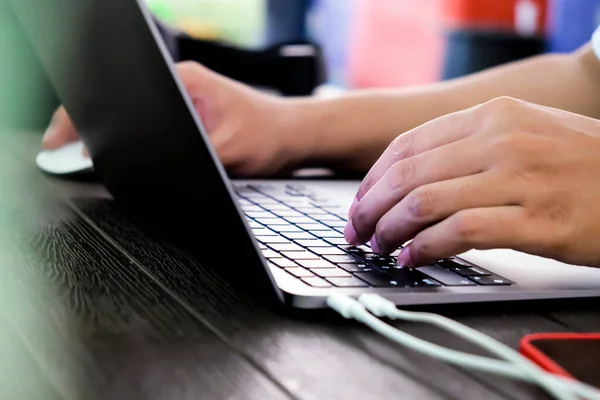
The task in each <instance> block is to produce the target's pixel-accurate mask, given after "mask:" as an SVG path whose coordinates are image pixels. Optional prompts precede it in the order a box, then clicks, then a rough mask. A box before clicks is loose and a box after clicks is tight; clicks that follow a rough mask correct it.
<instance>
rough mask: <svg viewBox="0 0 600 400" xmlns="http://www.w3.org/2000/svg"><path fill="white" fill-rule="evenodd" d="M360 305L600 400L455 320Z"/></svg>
mask: <svg viewBox="0 0 600 400" xmlns="http://www.w3.org/2000/svg"><path fill="white" fill-rule="evenodd" d="M358 301H359V302H360V303H361V304H362V305H364V306H365V308H366V309H367V310H369V311H370V312H371V313H373V314H374V315H377V316H379V317H388V318H392V319H402V320H405V321H411V322H424V323H429V324H432V325H436V326H438V327H440V328H442V329H445V330H447V331H450V332H452V333H454V334H456V335H457V336H460V337H462V338H464V339H467V340H469V341H471V342H472V343H475V344H478V345H479V346H481V347H483V348H485V349H487V350H488V351H490V352H491V353H493V354H495V355H497V356H498V357H501V358H502V359H504V360H507V361H509V362H512V363H514V364H515V365H518V366H519V367H521V368H523V369H524V370H525V372H527V373H528V374H533V376H534V377H535V378H536V380H537V378H538V377H541V376H543V379H544V382H539V383H540V384H543V386H544V387H546V388H547V389H550V388H549V387H548V386H547V385H548V384H549V385H551V386H554V385H558V388H559V390H560V389H561V388H564V387H565V386H568V390H571V391H574V392H575V393H577V394H578V395H580V396H584V397H586V398H591V399H594V400H595V399H600V391H599V390H597V389H596V388H593V387H591V386H589V385H586V384H584V383H581V382H577V381H573V380H571V379H566V378H562V377H558V376H556V375H553V374H550V373H547V372H546V371H543V370H542V369H541V368H540V367H539V366H538V365H537V364H534V363H533V362H532V361H531V360H529V359H528V358H526V357H524V356H523V355H521V354H520V353H519V352H517V351H515V350H514V349H512V348H510V347H508V346H506V345H505V344H503V343H500V342H498V341H497V340H495V339H493V338H492V337H490V336H487V335H485V334H483V333H481V332H479V331H477V330H475V329H473V328H470V327H468V326H466V325H463V324H461V323H459V322H456V321H454V320H452V319H449V318H446V317H443V316H441V315H438V314H432V313H423V312H410V311H404V310H399V309H398V308H397V307H396V305H395V304H394V303H392V302H391V301H389V300H387V299H385V298H383V297H381V296H378V295H374V294H364V295H362V296H360V298H359V300H358ZM540 371H541V372H543V375H540Z"/></svg>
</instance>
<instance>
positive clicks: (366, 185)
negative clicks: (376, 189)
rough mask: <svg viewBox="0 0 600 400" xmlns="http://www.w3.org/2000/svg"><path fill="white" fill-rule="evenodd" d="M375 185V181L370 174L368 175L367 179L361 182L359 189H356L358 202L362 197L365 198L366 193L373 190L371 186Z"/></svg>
mask: <svg viewBox="0 0 600 400" xmlns="http://www.w3.org/2000/svg"><path fill="white" fill-rule="evenodd" d="M374 185H375V179H374V178H373V177H372V176H371V174H368V175H367V177H366V178H365V179H364V180H363V181H362V183H361V185H360V187H359V188H358V193H357V195H356V196H357V198H358V199H359V200H360V199H362V198H363V197H365V195H366V194H367V193H369V191H370V190H371V189H372V188H373V186H374Z"/></svg>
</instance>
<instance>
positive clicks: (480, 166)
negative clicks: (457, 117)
mask: <svg viewBox="0 0 600 400" xmlns="http://www.w3.org/2000/svg"><path fill="white" fill-rule="evenodd" d="M478 147H481V145H480V144H479V143H478V141H477V140H476V138H468V139H465V140H461V141H459V142H453V143H451V144H448V145H445V146H442V147H438V148H435V149H433V150H429V151H427V152H425V153H421V154H419V155H417V156H414V157H411V158H408V159H406V160H401V161H398V162H397V163H396V164H394V165H392V166H391V167H390V168H389V169H388V171H387V172H386V173H385V174H384V176H383V177H382V178H381V179H380V180H379V181H378V182H377V184H375V186H373V188H372V189H371V190H370V191H369V192H368V193H367V194H366V195H365V196H364V197H363V198H362V199H361V200H360V201H359V202H358V204H357V205H356V206H355V208H354V213H353V215H352V216H351V217H350V220H349V221H348V229H347V233H348V235H347V240H348V241H349V243H350V244H355V245H356V244H362V243H365V242H366V241H367V240H369V239H370V238H371V236H372V235H373V233H375V227H376V225H377V222H378V221H379V219H380V218H381V217H383V215H384V214H386V213H387V212H388V211H389V210H390V209H391V208H392V207H394V206H395V205H396V204H397V203H398V202H400V201H401V200H402V199H403V198H404V197H405V196H406V195H408V194H409V193H410V192H412V191H413V190H415V189H417V188H418V187H421V186H424V185H428V184H430V183H435V182H441V181H445V180H448V179H454V178H458V177H463V176H469V175H473V174H478V173H480V172H482V171H484V170H485V169H486V168H487V165H488V164H489V160H488V158H489V157H487V156H486V154H484V152H481V151H473V149H474V148H475V149H476V148H478Z"/></svg>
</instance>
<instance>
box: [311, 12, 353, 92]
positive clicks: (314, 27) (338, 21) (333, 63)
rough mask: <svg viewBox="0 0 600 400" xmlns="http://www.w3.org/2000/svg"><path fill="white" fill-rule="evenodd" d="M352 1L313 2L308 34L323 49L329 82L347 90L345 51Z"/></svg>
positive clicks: (351, 13)
mask: <svg viewBox="0 0 600 400" xmlns="http://www.w3.org/2000/svg"><path fill="white" fill-rule="evenodd" d="M354 9H355V0H313V1H312V5H311V7H310V10H309V16H308V34H309V36H310V37H311V38H312V40H314V41H315V42H317V43H319V44H320V45H321V47H322V48H323V53H324V57H325V63H326V68H327V77H328V83H329V84H332V85H335V86H340V87H344V88H345V87H347V86H348V85H347V70H348V68H347V64H348V48H349V45H350V36H351V35H350V33H351V23H352V19H353V12H354Z"/></svg>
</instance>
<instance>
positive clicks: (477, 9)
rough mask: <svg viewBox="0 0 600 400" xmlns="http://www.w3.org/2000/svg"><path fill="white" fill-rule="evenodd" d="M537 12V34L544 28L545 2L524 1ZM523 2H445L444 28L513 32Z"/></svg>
mask: <svg viewBox="0 0 600 400" xmlns="http://www.w3.org/2000/svg"><path fill="white" fill-rule="evenodd" d="M526 2H530V3H532V4H533V5H535V7H536V8H537V10H538V13H537V24H536V26H537V34H539V35H543V34H544V33H545V27H546V13H547V8H548V4H547V0H526ZM519 3H525V2H524V1H523V0H446V1H444V7H443V13H444V20H445V24H446V27H448V28H458V29H464V28H467V29H472V28H480V29H500V30H509V31H515V29H516V26H515V21H516V20H517V9H518V6H519Z"/></svg>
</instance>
